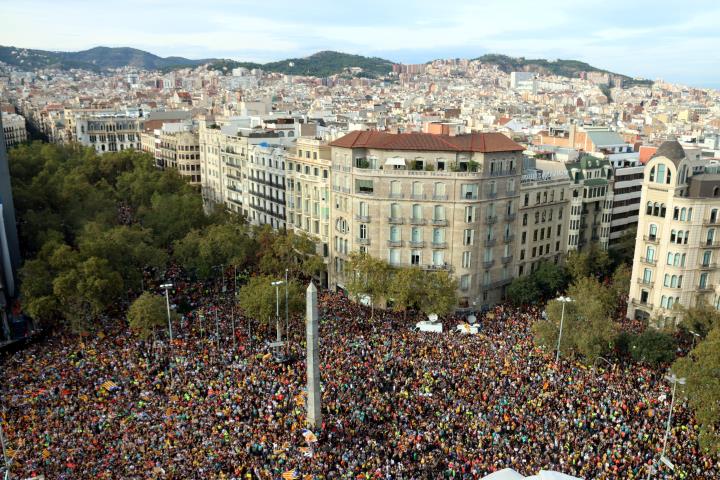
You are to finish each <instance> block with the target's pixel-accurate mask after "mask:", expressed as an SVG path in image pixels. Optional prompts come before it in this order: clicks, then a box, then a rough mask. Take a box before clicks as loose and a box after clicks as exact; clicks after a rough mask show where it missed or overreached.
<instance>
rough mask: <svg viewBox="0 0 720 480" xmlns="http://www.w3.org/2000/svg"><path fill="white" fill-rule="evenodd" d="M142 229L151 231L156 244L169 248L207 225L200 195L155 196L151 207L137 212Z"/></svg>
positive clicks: (170, 194) (172, 194)
mask: <svg viewBox="0 0 720 480" xmlns="http://www.w3.org/2000/svg"><path fill="white" fill-rule="evenodd" d="M138 214H139V216H140V219H141V220H142V224H143V226H144V227H146V228H149V229H151V230H152V231H153V232H154V234H155V238H156V239H157V241H158V243H159V244H160V245H162V246H169V245H170V244H171V243H172V242H173V241H175V240H178V239H181V238H183V237H184V236H185V235H187V233H188V232H189V231H191V230H193V229H196V228H197V229H199V228H203V227H206V226H207V225H209V223H210V221H209V219H208V218H207V217H206V216H205V212H204V211H203V206H202V198H201V197H200V195H192V196H191V195H183V194H181V193H168V194H155V195H153V198H152V201H151V206H150V207H149V208H148V207H142V208H141V209H140V210H139V212H138Z"/></svg>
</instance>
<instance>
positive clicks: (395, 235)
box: [390, 225, 400, 242]
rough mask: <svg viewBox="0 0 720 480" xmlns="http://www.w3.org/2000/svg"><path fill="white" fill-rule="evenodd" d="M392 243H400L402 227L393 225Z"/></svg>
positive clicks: (391, 230) (391, 232) (391, 229)
mask: <svg viewBox="0 0 720 480" xmlns="http://www.w3.org/2000/svg"><path fill="white" fill-rule="evenodd" d="M390 241H391V242H399V241H400V227H398V226H397V225H392V226H391V227H390Z"/></svg>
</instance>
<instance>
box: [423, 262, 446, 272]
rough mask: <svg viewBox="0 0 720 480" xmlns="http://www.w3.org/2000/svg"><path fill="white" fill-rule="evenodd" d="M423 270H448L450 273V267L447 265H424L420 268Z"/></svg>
mask: <svg viewBox="0 0 720 480" xmlns="http://www.w3.org/2000/svg"><path fill="white" fill-rule="evenodd" d="M422 268H423V269H424V270H448V271H452V265H450V264H449V263H443V264H441V265H425V266H423V267H422Z"/></svg>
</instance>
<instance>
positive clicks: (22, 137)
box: [2, 112, 28, 148]
mask: <svg viewBox="0 0 720 480" xmlns="http://www.w3.org/2000/svg"><path fill="white" fill-rule="evenodd" d="M2 127H3V133H4V134H5V146H6V147H7V148H11V147H14V146H15V145H19V144H21V143H23V142H25V141H27V138H28V136H27V129H26V128H25V117H23V116H22V115H18V114H17V113H7V112H2Z"/></svg>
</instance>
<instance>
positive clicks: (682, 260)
mask: <svg viewBox="0 0 720 480" xmlns="http://www.w3.org/2000/svg"><path fill="white" fill-rule="evenodd" d="M685 255H686V254H684V253H683V254H682V256H681V257H680V266H681V267H684V266H685Z"/></svg>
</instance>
